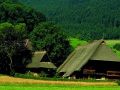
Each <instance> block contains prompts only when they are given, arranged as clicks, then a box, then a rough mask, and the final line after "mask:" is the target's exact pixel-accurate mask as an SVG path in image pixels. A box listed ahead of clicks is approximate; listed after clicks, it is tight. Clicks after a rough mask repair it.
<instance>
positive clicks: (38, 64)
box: [26, 51, 56, 69]
mask: <svg viewBox="0 0 120 90" xmlns="http://www.w3.org/2000/svg"><path fill="white" fill-rule="evenodd" d="M45 54H46V51H40V52H35V53H34V55H33V57H32V63H30V64H28V65H27V66H26V67H27V68H53V69H55V68H56V66H55V65H54V64H53V63H52V62H42V61H41V60H42V58H43V56H44V55H45Z"/></svg>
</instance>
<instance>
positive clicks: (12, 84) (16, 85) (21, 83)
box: [0, 76, 120, 90]
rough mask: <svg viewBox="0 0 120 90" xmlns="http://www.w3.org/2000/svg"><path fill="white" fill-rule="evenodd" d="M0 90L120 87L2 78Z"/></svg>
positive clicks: (114, 89)
mask: <svg viewBox="0 0 120 90" xmlns="http://www.w3.org/2000/svg"><path fill="white" fill-rule="evenodd" d="M0 90H120V86H118V84H117V83H116V82H113V81H111V82H104V81H103V82H99V81H98V82H82V81H80V82H76V81H49V80H33V79H23V78H14V77H9V76H0Z"/></svg>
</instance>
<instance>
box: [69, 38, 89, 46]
mask: <svg viewBox="0 0 120 90" xmlns="http://www.w3.org/2000/svg"><path fill="white" fill-rule="evenodd" d="M69 41H70V45H71V46H72V47H73V48H76V47H77V46H78V45H85V44H87V42H86V41H84V40H79V39H77V38H70V39H69Z"/></svg>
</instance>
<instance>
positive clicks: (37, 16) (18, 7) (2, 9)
mask: <svg viewBox="0 0 120 90" xmlns="http://www.w3.org/2000/svg"><path fill="white" fill-rule="evenodd" d="M5 1H6V0H5ZM8 1H10V0H8ZM8 1H6V2H3V3H0V22H10V23H12V24H16V23H25V24H26V26H27V31H28V32H30V31H32V30H33V28H34V26H35V25H37V24H38V23H40V22H42V21H45V20H46V18H45V16H44V15H43V14H41V13H40V12H37V11H35V10H34V9H32V8H28V7H25V6H23V5H22V4H18V3H12V1H11V3H9V2H8Z"/></svg>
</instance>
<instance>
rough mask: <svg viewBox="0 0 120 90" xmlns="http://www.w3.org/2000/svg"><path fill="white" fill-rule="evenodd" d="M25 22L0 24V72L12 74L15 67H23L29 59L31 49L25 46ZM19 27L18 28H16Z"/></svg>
mask: <svg viewBox="0 0 120 90" xmlns="http://www.w3.org/2000/svg"><path fill="white" fill-rule="evenodd" d="M24 25H25V24H18V25H16V26H14V25H12V24H11V23H2V24H0V72H1V73H6V74H10V75H11V74H13V72H14V70H15V69H16V66H17V67H23V66H25V65H26V64H27V63H28V62H30V59H31V55H32V54H31V51H30V50H28V49H27V48H26V47H25V45H24V44H25V42H24V40H25V38H26V37H25V33H26V30H25V26H24ZM18 27H19V28H18Z"/></svg>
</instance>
